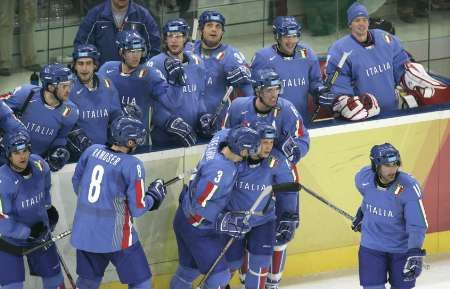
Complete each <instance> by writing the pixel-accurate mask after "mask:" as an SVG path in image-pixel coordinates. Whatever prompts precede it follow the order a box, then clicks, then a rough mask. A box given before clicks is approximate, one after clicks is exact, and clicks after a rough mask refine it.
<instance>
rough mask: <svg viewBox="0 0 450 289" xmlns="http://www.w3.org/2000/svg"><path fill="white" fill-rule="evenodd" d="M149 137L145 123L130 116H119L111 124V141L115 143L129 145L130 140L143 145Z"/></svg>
mask: <svg viewBox="0 0 450 289" xmlns="http://www.w3.org/2000/svg"><path fill="white" fill-rule="evenodd" d="M146 137H147V131H146V129H145V126H144V124H143V123H142V122H141V121H140V120H138V119H135V118H132V117H129V116H119V117H117V118H116V119H114V121H113V122H112V124H111V138H110V142H111V143H112V144H115V145H120V146H127V145H128V141H129V140H133V141H135V142H136V144H137V145H143V144H144V143H145V139H146Z"/></svg>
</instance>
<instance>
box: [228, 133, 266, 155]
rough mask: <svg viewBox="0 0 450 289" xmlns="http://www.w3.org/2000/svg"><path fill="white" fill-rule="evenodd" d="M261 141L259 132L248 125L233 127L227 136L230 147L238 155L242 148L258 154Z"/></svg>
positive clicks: (249, 152)
mask: <svg viewBox="0 0 450 289" xmlns="http://www.w3.org/2000/svg"><path fill="white" fill-rule="evenodd" d="M260 142H261V138H260V136H259V134H258V132H257V131H255V130H254V129H252V128H249V127H246V126H238V127H235V128H232V129H231V131H230V133H229V135H228V137H227V143H228V147H229V148H230V150H231V151H232V152H233V153H234V154H237V155H240V153H241V151H242V150H247V151H248V154H249V155H253V154H257V152H258V147H259V144H260Z"/></svg>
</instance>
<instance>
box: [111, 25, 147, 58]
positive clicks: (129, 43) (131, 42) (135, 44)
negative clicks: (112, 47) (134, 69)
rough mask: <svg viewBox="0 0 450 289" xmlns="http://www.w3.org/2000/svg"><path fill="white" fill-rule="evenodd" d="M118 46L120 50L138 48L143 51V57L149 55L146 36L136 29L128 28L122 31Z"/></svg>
mask: <svg viewBox="0 0 450 289" xmlns="http://www.w3.org/2000/svg"><path fill="white" fill-rule="evenodd" d="M116 43H117V46H118V47H119V50H137V49H141V50H142V51H143V55H142V57H145V56H146V55H147V43H145V40H144V38H142V36H141V35H140V34H139V33H138V32H137V31H136V30H126V31H122V32H120V34H119V36H118V38H117V41H116Z"/></svg>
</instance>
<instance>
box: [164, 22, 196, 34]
mask: <svg viewBox="0 0 450 289" xmlns="http://www.w3.org/2000/svg"><path fill="white" fill-rule="evenodd" d="M189 29H190V27H189V25H188V24H187V23H186V21H185V20H184V19H182V18H178V19H174V20H169V21H167V23H166V24H165V25H164V27H163V35H164V37H166V36H167V33H169V32H181V33H183V35H184V36H187V35H188V33H189Z"/></svg>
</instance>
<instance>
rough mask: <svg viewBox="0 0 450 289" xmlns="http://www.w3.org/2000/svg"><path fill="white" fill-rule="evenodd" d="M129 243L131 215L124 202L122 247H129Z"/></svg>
mask: <svg viewBox="0 0 450 289" xmlns="http://www.w3.org/2000/svg"><path fill="white" fill-rule="evenodd" d="M130 243H131V216H130V210H129V209H128V204H125V216H124V223H123V228H122V246H121V247H122V249H126V248H128V247H130Z"/></svg>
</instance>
